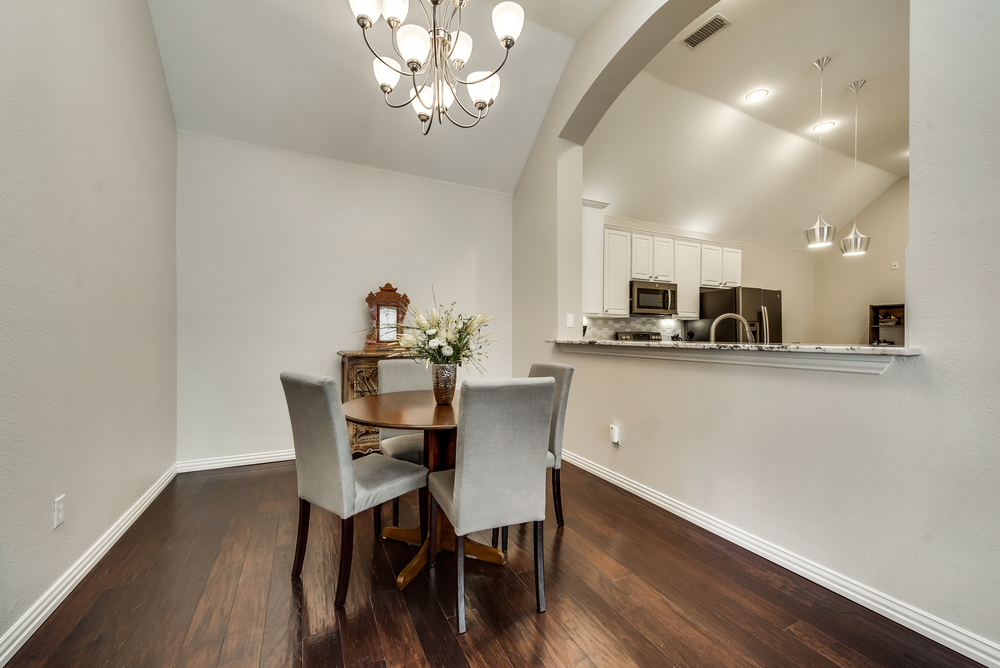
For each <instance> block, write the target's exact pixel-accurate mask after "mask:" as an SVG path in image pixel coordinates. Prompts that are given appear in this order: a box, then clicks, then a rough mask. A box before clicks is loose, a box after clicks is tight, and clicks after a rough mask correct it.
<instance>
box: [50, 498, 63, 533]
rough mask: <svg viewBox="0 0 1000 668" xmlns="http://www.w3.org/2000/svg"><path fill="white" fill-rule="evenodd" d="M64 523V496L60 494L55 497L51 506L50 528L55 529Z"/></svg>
mask: <svg viewBox="0 0 1000 668" xmlns="http://www.w3.org/2000/svg"><path fill="white" fill-rule="evenodd" d="M65 521H66V495H65V494H62V495H60V496H58V497H56V500H55V501H54V502H53V504H52V528H53V529H55V528H56V527H57V526H59V525H60V524H62V523H63V522H65Z"/></svg>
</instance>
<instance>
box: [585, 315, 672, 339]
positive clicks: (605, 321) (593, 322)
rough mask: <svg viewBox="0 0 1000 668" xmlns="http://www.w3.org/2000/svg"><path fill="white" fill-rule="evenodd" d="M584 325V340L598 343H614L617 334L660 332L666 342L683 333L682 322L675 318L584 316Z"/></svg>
mask: <svg viewBox="0 0 1000 668" xmlns="http://www.w3.org/2000/svg"><path fill="white" fill-rule="evenodd" d="M583 324H584V325H586V326H587V333H586V335H584V337H583V338H585V339H595V340H598V341H613V340H614V338H615V332H660V334H661V336H662V337H663V340H664V341H669V340H670V337H671V335H673V334H680V333H681V331H682V330H681V321H680V320H674V319H673V318H653V317H649V316H639V317H631V318H598V317H592V316H589V315H588V316H584V317H583Z"/></svg>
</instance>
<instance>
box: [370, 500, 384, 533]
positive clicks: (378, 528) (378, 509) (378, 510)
mask: <svg viewBox="0 0 1000 668" xmlns="http://www.w3.org/2000/svg"><path fill="white" fill-rule="evenodd" d="M372 518H373V519H374V520H375V537H376V538H381V537H382V504H381V503H380V504H378V505H377V506H374V507H373V508H372Z"/></svg>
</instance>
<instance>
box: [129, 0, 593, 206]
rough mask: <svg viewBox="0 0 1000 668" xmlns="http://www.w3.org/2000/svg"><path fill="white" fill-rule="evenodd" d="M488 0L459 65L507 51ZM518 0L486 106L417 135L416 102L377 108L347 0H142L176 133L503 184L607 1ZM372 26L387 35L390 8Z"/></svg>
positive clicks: (376, 36)
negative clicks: (497, 87) (518, 17)
mask: <svg viewBox="0 0 1000 668" xmlns="http://www.w3.org/2000/svg"><path fill="white" fill-rule="evenodd" d="M416 1H417V0H411V5H412V6H411V10H410V20H411V21H414V20H416V18H417V17H419V14H420V12H419V9H417V6H416V4H415V3H416ZM494 4H496V3H494V2H485V1H484V0H470V2H469V4H468V6H467V8H466V10H465V12H464V16H463V21H464V25H463V29H464V30H465V31H466V32H468V33H470V34H471V35H472V37H473V39H474V40H475V46H474V50H473V55H472V57H471V58H470V60H469V63H468V65H467V67H468V68H469V69H468V70H467V71H470V72H471V71H475V70H485V69H492V66H494V65H495V64H498V63H499V62H500V60H501V59H502V57H503V48H502V47H501V46H500V44H499V42H498V40H497V39H496V36H495V35H494V34H493V28H492V23H491V12H492V10H493V6H494ZM521 4H522V6H523V7H524V10H525V16H526V23H525V28H524V30H523V32H522V33H521V36H520V38H519V39H518V41H517V44H515V46H514V48H513V49H512V50H511V54H510V59H509V60H508V63H507V64H506V65H505V66H504V68H503V70H502V71H501V78H502V87H501V92H500V96H499V97H498V99H497V103H496V104H494V105H493V107H492V108H491V109H490V113H489V116H488V118H487V119H486V120H485V121H483V122H482V123H481V124H480V126H479V127H477V128H476V129H474V130H461V129H459V128H455V127H452V126H450V124H448V123H447V121H446V124H445V125H441V126H437V125H435V127H434V128H433V129H432V130H431V132H430V135H429V136H426V137H425V136H422V135H421V133H420V124H419V121H418V120H417V118H416V115H415V114H414V113H413V112H412V110H410V109H409V108H404V109H397V110H393V109H389V108H388V107H386V105H385V102H384V99H383V95H382V92H381V91H380V90H379V88H378V85H377V84H376V82H375V78H374V76H373V75H372V59H373V57H372V55H371V54H370V53H369V51H368V49H367V48H366V47H365V44H364V41H363V38H362V34H361V29H360V28H359V27H358V25H357V23H356V22H355V20H354V16H353V14H352V13H351V10H350V7H349V5H348V0H149V5H150V9H151V12H152V16H153V25H154V28H155V30H156V37H157V41H158V43H159V46H160V53H161V56H162V59H163V66H164V70H165V72H166V77H167V85H168V88H169V90H170V98H171V102H172V103H173V107H174V116H175V118H176V121H177V129H178V130H180V131H181V132H189V133H193V134H200V135H206V136H211V137H219V138H224V139H230V140H234V141H241V142H247V143H252V144H258V145H262V146H269V147H273V148H278V149H285V150H290V151H299V152H303V153H309V154H315V155H320V156H324V157H329V158H333V159H336V160H340V161H344V162H350V163H355V164H360V165H367V166H371V167H376V168H379V169H385V170H389V171H394V172H401V173H406V174H413V175H418V176H424V177H427V178H432V179H437V180H442V181H449V182H454V183H461V184H464V185H470V186H476V187H480V188H488V189H491V190H498V191H501V192H512V191H513V190H514V186H515V185H516V183H517V179H518V176H519V175H520V172H521V168H522V167H523V165H524V162H525V160H526V159H527V156H528V151H529V150H530V148H531V144H532V142H533V141H534V138H535V134H536V133H537V131H538V127H539V125H540V124H541V120H542V117H543V116H544V114H545V110H546V109H547V107H548V104H549V100H550V99H551V97H552V93H553V91H554V90H555V86H556V83H557V82H558V80H559V77H560V75H561V74H562V70H563V66H564V65H565V63H566V60H567V58H568V57H569V53H570V51H571V50H572V48H573V43H574V41H575V39H576V38H577V37H578V36H579V35H580V34H581V33H582V32H583V31H585V30H586V29H587V28H588V27H589V26H590V25H591V24H592V23H593V22H594V21H595V20H596V18H597V17H598V16H599V15H600V13H601V12H603V11H604V10H605V9H606V8H607V6H608V5H610V4H611V0H522V1H521ZM370 32H371V34H372V39H373V41H374V42H375V43H376V44H377V45H379V46H381V47H388V40H387V34H388V32H389V29H388V27H387V26H386V24H385V21H383V20H380V21H379V22H378V23H377V24H376V25H375V26H374V27H373V29H372V30H371V31H370ZM398 96H404V98H402V99H405V94H404V93H403V92H402V90H399V91H396V95H394V96H393V97H394V98H396V97H398ZM395 101H396V102H400V101H402V100H401V99H395Z"/></svg>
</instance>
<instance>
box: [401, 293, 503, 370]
mask: <svg viewBox="0 0 1000 668" xmlns="http://www.w3.org/2000/svg"><path fill="white" fill-rule="evenodd" d="M439 306H440V307H441V310H440V311H439V310H438V309H436V308H432V309H431V311H430V313H428V314H427V315H426V316H425V315H423V314H422V313H420V311H418V310H417V309H413V310H412V311H411V313H412V314H413V323H414V324H412V325H397V327H399V329H400V330H403V334H402V335H401V336H400V337H399V345H400V347H401V348H404V349H405V350H406V351H408V353H409V354H411V355H413V356H414V357H416V358H417V359H422V360H427V362H429V363H431V364H457V365H459V366H462V365H463V364H470V365H472V366H474V367H475V368H477V369H479V370H480V371H482V370H483V367H482V366H481V365H480V362H481V361H482V360H484V359H486V351H485V350H484V348H485V347H486V346H487V345H488V344H490V343H492V340H491V339H488V338H486V337H487V336H489V332H487V331H486V330H485V328H484V326H485V325H486V323H488V322H489V321H491V320H493V318H491V317H489V315H488V314H486V313H482V314H480V315H473V316H467V315H465V314H463V313H457V314H456V313H455V304H454V302H453V303H452V304H451V306H450V307H448V308H444V305H439Z"/></svg>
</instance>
